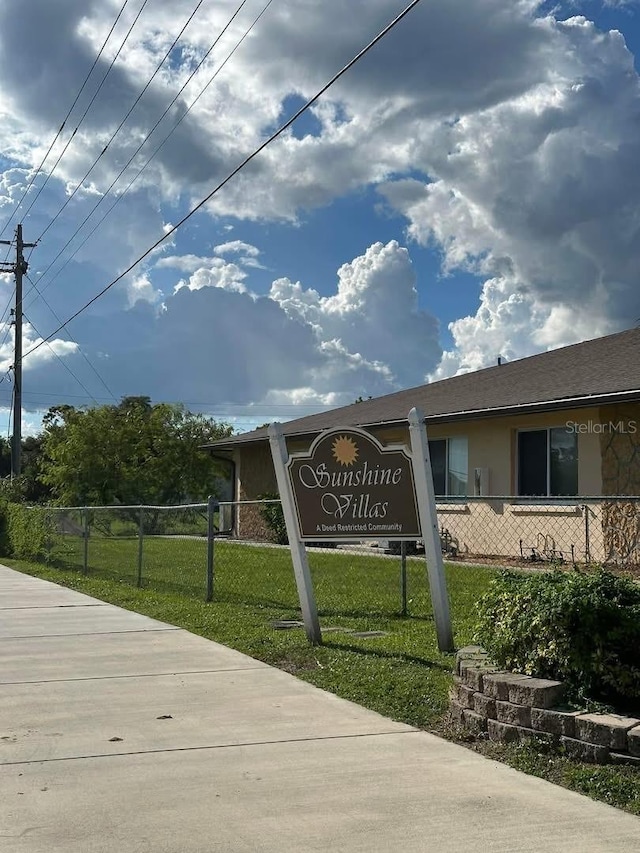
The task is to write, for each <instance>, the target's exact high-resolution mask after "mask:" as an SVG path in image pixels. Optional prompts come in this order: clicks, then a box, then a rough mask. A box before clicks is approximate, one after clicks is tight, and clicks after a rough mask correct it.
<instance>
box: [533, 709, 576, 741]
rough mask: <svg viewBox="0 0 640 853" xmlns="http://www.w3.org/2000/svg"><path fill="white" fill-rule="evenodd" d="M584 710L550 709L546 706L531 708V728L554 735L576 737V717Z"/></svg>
mask: <svg viewBox="0 0 640 853" xmlns="http://www.w3.org/2000/svg"><path fill="white" fill-rule="evenodd" d="M581 713H582V711H550V710H548V709H545V708H532V709H531V728H532V729H536V730H537V731H540V732H551V734H554V735H564V736H565V737H575V732H576V723H575V719H576V717H578V716H580V714H581Z"/></svg>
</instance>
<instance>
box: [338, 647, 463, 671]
mask: <svg viewBox="0 0 640 853" xmlns="http://www.w3.org/2000/svg"><path fill="white" fill-rule="evenodd" d="M323 645H324V646H326V647H327V648H330V649H337V650H338V651H341V652H354V653H355V654H358V655H362V656H363V657H373V658H385V659H387V660H401V661H405V663H416V664H418V665H419V666H424V667H426V668H427V669H437V670H440V672H446V673H448V674H451V672H452V667H451V666H450V665H447V664H444V663H439V662H438V661H434V660H431V659H430V658H424V657H418V656H417V655H410V654H407V653H406V652H387V651H384V650H383V649H365V648H363V647H362V646H355V645H353V644H352V643H336V642H333V641H331V640H324V642H323Z"/></svg>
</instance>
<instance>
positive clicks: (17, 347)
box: [0, 225, 36, 477]
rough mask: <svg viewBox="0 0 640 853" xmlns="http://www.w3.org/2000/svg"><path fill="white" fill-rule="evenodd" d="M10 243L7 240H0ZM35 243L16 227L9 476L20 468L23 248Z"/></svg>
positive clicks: (6, 243) (17, 474)
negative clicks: (26, 239) (26, 241)
mask: <svg viewBox="0 0 640 853" xmlns="http://www.w3.org/2000/svg"><path fill="white" fill-rule="evenodd" d="M0 242H2V243H4V244H5V245H11V243H10V242H9V241H7V240H2V241H0ZM35 246H36V243H24V242H23V240H22V225H18V227H17V228H16V262H15V264H14V265H13V266H12V268H11V270H10V271H11V272H13V274H14V276H15V280H16V307H15V309H14V311H13V315H14V319H13V325H14V342H13V438H12V441H11V476H12V477H18V476H19V475H20V472H21V470H22V277H23V275H25V274H26V272H27V269H28V264H27V262H26V261H25V259H24V254H23V250H24V249H30V248H34V247H35Z"/></svg>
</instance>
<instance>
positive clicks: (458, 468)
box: [429, 438, 468, 497]
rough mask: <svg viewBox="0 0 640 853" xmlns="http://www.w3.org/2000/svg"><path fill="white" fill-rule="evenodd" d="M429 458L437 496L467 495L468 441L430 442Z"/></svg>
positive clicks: (455, 439)
mask: <svg viewBox="0 0 640 853" xmlns="http://www.w3.org/2000/svg"><path fill="white" fill-rule="evenodd" d="M429 456H430V457H431V470H432V473H433V488H434V491H435V493H436V495H451V496H458V497H460V496H464V495H466V494H467V465H468V463H467V457H468V450H467V439H466V438H441V439H436V440H434V441H430V442H429Z"/></svg>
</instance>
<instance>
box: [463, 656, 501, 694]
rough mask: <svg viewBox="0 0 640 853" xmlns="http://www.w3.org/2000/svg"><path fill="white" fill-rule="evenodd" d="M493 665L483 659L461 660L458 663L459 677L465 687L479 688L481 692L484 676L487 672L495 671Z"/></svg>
mask: <svg viewBox="0 0 640 853" xmlns="http://www.w3.org/2000/svg"><path fill="white" fill-rule="evenodd" d="M495 671H496V668H495V666H492V665H491V664H490V663H487V662H484V661H475V660H472V661H469V660H467V661H463V662H462V663H461V664H460V677H461V678H462V681H463V683H464V684H466V685H467V687H471V688H473V690H479V691H480V692H482V685H483V679H484V676H485V675H486V674H487V673H489V672H495Z"/></svg>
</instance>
